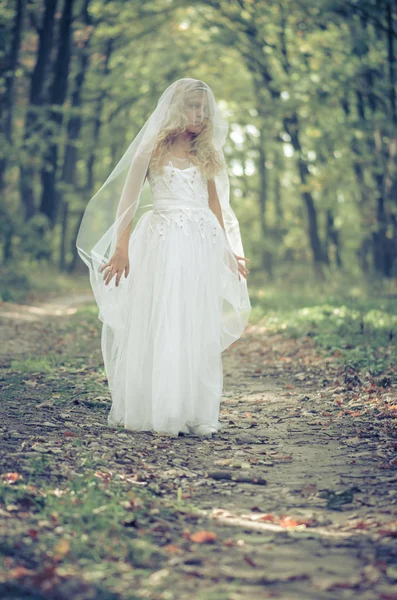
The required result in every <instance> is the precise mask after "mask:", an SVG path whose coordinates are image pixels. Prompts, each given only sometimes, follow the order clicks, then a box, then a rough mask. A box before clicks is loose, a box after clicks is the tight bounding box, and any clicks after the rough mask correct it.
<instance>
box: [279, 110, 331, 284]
mask: <svg viewBox="0 0 397 600" xmlns="http://www.w3.org/2000/svg"><path fill="white" fill-rule="evenodd" d="M284 127H285V130H286V131H287V133H288V135H289V136H290V138H291V143H292V146H293V148H294V150H295V151H296V153H297V154H298V171H299V176H300V180H301V182H302V184H303V186H306V185H307V180H308V178H309V175H310V173H309V169H308V167H307V164H306V161H305V160H304V159H303V158H302V147H301V143H300V139H299V119H298V115H297V114H296V113H294V114H293V115H292V116H291V117H288V118H285V119H284ZM302 198H303V201H304V203H305V206H306V212H307V222H308V236H309V244H310V247H311V251H312V256H313V261H314V269H315V272H316V275H317V276H318V277H320V278H321V279H323V278H324V272H323V264H324V262H325V259H324V253H323V249H322V246H321V241H320V236H319V233H318V219H317V210H316V206H315V204H314V200H313V196H312V195H311V193H310V192H308V191H306V190H305V191H303V193H302Z"/></svg>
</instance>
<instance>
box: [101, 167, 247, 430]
mask: <svg viewBox="0 0 397 600" xmlns="http://www.w3.org/2000/svg"><path fill="white" fill-rule="evenodd" d="M181 164H182V163H181V161H180V160H178V167H177V166H176V160H174V159H172V160H170V161H169V162H168V164H165V165H164V167H163V173H162V174H156V175H155V176H153V175H152V174H151V173H150V172H149V175H148V181H149V184H150V187H151V191H152V202H153V209H152V210H148V211H147V212H145V213H144V214H143V215H142V216H141V217H140V219H139V220H138V222H137V224H136V225H135V227H134V229H133V231H132V234H131V236H130V240H129V262H130V273H129V275H128V276H127V278H125V276H124V274H123V275H122V278H121V280H120V284H119V286H118V287H117V288H116V287H115V286H113V288H110V289H108V291H107V292H104V293H107V294H108V295H109V297H110V296H112V294H113V296H112V297H113V298H114V303H113V309H112V308H111V306H112V305H111V304H110V303H109V302H108V303H107V304H108V306H109V309H108V311H110V313H111V314H110V315H109V314H108V315H107V317H109V318H107V319H104V318H103V315H102V316H101V315H100V316H99V318H100V319H101V320H103V321H104V324H103V328H102V353H103V357H104V364H105V370H106V374H107V378H108V382H109V388H110V391H111V396H112V406H111V409H110V413H109V415H108V424H109V425H111V426H123V427H125V428H126V429H130V430H136V431H156V432H158V433H168V434H174V435H178V433H179V432H184V433H196V434H204V435H207V433H209V432H211V433H209V435H211V434H212V432H215V431H217V430H218V429H219V428H220V426H221V424H220V421H219V410H220V402H221V397H222V385H223V370H222V354H221V353H222V352H223V350H225V348H227V347H228V346H229V345H230V344H231V343H232V342H234V341H235V340H236V339H238V337H240V336H241V334H242V332H243V331H244V328H245V326H246V324H247V320H248V316H249V312H250V301H249V297H248V292H247V285H246V281H245V279H244V278H243V277H241V279H240V278H239V277H238V275H237V274H236V271H235V267H236V264H237V263H236V262H235V259H234V256H233V254H232V253H231V250H230V246H229V244H228V242H227V239H226V236H225V232H224V230H223V229H222V227H221V225H220V223H219V221H218V219H217V217H216V215H215V214H214V213H213V212H212V210H211V209H210V208H209V205H208V189H207V181H206V179H205V178H204V176H203V175H202V174H201V172H200V170H199V169H198V168H197V167H196V166H194V165H193V164H192V163H187V164H188V166H186V165H185V168H180V165H181ZM233 263H234V264H233ZM230 265H232V268H230ZM114 280H115V278H114ZM116 315H117V318H116ZM112 318H113V320H114V326H111V320H112ZM109 323H110V325H109Z"/></svg>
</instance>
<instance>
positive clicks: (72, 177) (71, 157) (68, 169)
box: [58, 0, 93, 271]
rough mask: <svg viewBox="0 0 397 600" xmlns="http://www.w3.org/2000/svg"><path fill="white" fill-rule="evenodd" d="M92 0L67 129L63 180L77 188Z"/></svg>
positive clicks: (63, 207)
mask: <svg viewBox="0 0 397 600" xmlns="http://www.w3.org/2000/svg"><path fill="white" fill-rule="evenodd" d="M89 3H90V0H85V1H84V4H83V8H82V21H83V23H84V25H85V27H86V30H87V31H88V34H87V36H86V37H85V39H84V41H83V43H82V46H81V47H80V48H79V50H78V53H77V61H78V70H77V73H76V75H75V78H74V87H73V92H72V99H71V100H72V102H71V104H72V111H74V112H73V113H72V115H71V117H70V118H69V121H68V124H67V127H66V131H67V142H66V146H65V155H64V161H63V168H62V178H61V179H62V181H63V182H64V183H65V184H66V185H67V186H70V187H74V188H76V186H77V181H76V165H77V156H78V153H77V147H76V141H77V140H78V138H79V137H80V132H81V127H82V117H81V112H80V108H81V104H82V93H83V88H84V83H85V79H86V75H87V70H88V67H89V64H90V54H89V51H88V48H89V44H90V41H91V38H92V34H93V28H92V27H90V26H91V18H90V15H89V13H88V7H89ZM58 193H59V207H60V211H61V213H62V234H61V244H60V252H59V268H60V270H61V271H65V270H67V265H66V247H67V240H68V217H69V212H70V211H69V207H68V206H67V200H66V199H65V197H64V195H63V193H62V192H58Z"/></svg>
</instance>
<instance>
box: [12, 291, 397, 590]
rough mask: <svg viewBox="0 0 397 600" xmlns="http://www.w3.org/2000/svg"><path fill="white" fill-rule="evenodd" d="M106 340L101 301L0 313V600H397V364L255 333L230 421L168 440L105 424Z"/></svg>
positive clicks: (226, 359) (230, 372) (224, 418)
mask: <svg viewBox="0 0 397 600" xmlns="http://www.w3.org/2000/svg"><path fill="white" fill-rule="evenodd" d="M99 333H100V322H99V321H98V319H97V310H96V307H95V306H94V305H93V303H92V296H91V294H90V293H89V292H87V293H83V292H78V293H72V292H71V293H69V294H67V295H65V294H64V295H62V296H55V297H52V298H51V297H49V298H47V300H46V301H45V302H43V301H41V302H37V301H36V302H34V303H31V304H17V303H6V302H5V303H3V306H2V313H1V318H0V337H1V339H2V343H1V348H0V352H1V359H0V367H1V370H0V380H1V386H2V401H1V406H2V418H1V421H0V432H1V442H0V479H1V482H0V539H1V553H2V562H1V563H0V597H1V598H3V599H11V598H14V599H16V598H24V599H25V598H26V599H33V598H35V599H56V600H80V599H81V600H86V599H87V600H88V599H94V600H97V599H99V600H102V599H109V600H110V599H116V598H120V599H138V598H149V599H150V600H185V599H189V600H193V599H194V600H195V599H199V600H240V599H250V600H251V599H252V600H254V599H255V600H257V599H262V598H281V599H283V600H288V599H290V598H291V599H292V598H293V599H300V600H310V599H314V600H322V599H324V600H325V599H327V600H336V599H339V598H340V599H350V598H354V599H357V600H364V599H365V600H397V544H396V537H397V516H396V509H397V485H396V484H397V473H396V470H397V458H396V449H397V429H396V416H397V393H396V385H395V383H396V372H395V368H392V367H388V368H386V369H384V370H382V372H381V373H380V374H379V375H374V374H373V373H371V372H370V371H369V370H368V369H365V368H364V369H360V368H355V367H352V366H349V365H346V364H344V363H343V362H341V361H340V355H339V354H338V351H334V352H332V353H328V354H327V353H325V352H323V351H322V350H321V348H319V347H318V345H316V344H315V342H314V340H313V339H312V336H310V335H305V336H302V335H299V336H295V337H292V338H290V337H288V335H285V334H284V333H283V332H278V333H277V332H276V333H275V332H274V331H271V330H269V327H267V326H265V325H261V324H260V322H258V323H257V324H251V325H250V326H249V327H248V328H247V330H246V332H245V334H244V336H243V337H242V338H241V339H240V340H238V341H237V342H236V343H234V344H233V345H232V346H231V347H229V348H228V349H227V350H226V351H225V352H224V354H223V365H224V395H223V399H222V405H221V413H220V421H221V423H222V428H221V429H220V430H219V431H218V432H217V433H216V434H214V436H213V438H212V439H207V438H201V437H198V436H193V435H180V436H178V437H168V436H164V435H158V434H155V433H152V432H132V431H125V430H124V429H122V428H119V429H112V428H109V427H108V426H107V422H106V418H107V413H108V411H109V408H110V396H109V393H108V390H107V385H106V379H105V374H104V371H103V367H102V360H101V354H100V337H99ZM389 337H391V334H390V336H389Z"/></svg>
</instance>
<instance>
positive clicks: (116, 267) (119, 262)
mask: <svg viewBox="0 0 397 600" xmlns="http://www.w3.org/2000/svg"><path fill="white" fill-rule="evenodd" d="M104 269H106V272H105V274H104V276H103V278H104V280H105V285H108V283H109V282H110V281H111V280H112V278H113V276H114V275H116V287H117V286H118V285H119V282H120V279H121V276H122V274H123V271H125V276H126V277H127V275H128V273H129V272H130V261H129V258H128V250H127V249H125V250H124V249H121V248H117V249H116V251H115V253H114V254H113V256H112V258H110V259H109V260H108V262H107V263H106V264H104V265H102V267H101V268H100V269H99V272H100V273H102V271H103V270H104Z"/></svg>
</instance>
